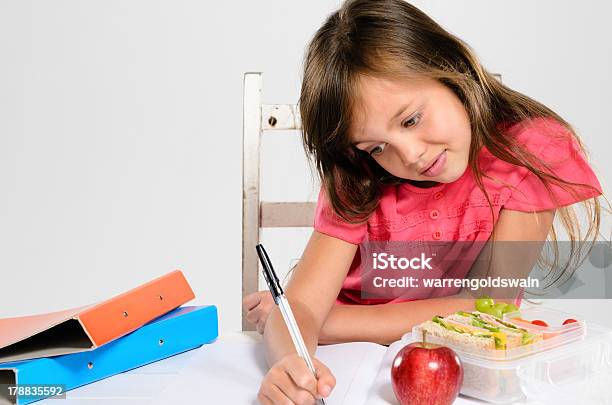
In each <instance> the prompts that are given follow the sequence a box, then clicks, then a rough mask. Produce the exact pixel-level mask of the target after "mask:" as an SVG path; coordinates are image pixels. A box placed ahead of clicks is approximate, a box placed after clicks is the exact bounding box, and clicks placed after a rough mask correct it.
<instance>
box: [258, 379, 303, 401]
mask: <svg viewBox="0 0 612 405" xmlns="http://www.w3.org/2000/svg"><path fill="white" fill-rule="evenodd" d="M260 396H261V397H263V398H264V399H265V398H267V399H268V400H269V401H270V402H269V403H270V404H294V402H293V401H292V400H291V399H290V398H289V397H287V395H285V393H284V392H283V391H281V390H280V388H278V387H277V386H276V385H273V384H265V385H262V386H261V388H260V390H259V394H258V395H257V398H259V400H260V401H261V397H260Z"/></svg>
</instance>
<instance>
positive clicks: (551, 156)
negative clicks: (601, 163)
mask: <svg viewBox="0 0 612 405" xmlns="http://www.w3.org/2000/svg"><path fill="white" fill-rule="evenodd" d="M505 134H506V136H507V137H508V138H510V139H511V140H512V141H514V142H516V144H518V145H520V146H521V147H522V148H524V149H525V150H527V151H528V152H530V153H531V154H532V155H533V157H534V158H535V160H534V161H533V162H532V163H533V165H532V166H533V168H534V169H535V170H536V171H538V172H539V173H536V172H535V171H534V170H531V169H530V168H528V167H526V166H524V165H515V164H512V163H509V162H506V161H504V160H502V159H499V158H497V157H494V156H492V155H491V154H490V153H489V152H488V151H487V150H486V148H483V149H485V150H484V153H483V161H484V162H486V163H484V169H485V170H484V171H485V173H486V174H488V175H490V176H493V177H496V178H498V179H500V180H501V181H503V182H505V183H506V185H507V186H508V188H509V190H510V193H511V194H510V197H509V199H508V201H507V202H506V203H505V204H504V207H505V208H506V209H513V210H518V211H526V212H531V211H541V210H547V209H554V208H558V207H561V206H566V205H570V204H573V203H576V202H579V201H583V200H586V199H588V198H591V197H595V196H597V195H600V194H601V185H600V184H599V181H598V179H597V176H596V175H595V173H594V171H593V168H592V167H591V163H589V159H588V157H587V155H586V153H585V151H584V149H583V147H582V145H581V144H580V142H579V140H578V139H577V138H576V137H575V136H574V134H573V133H572V131H570V130H569V129H568V128H566V127H565V125H563V124H562V123H561V122H559V121H558V120H556V119H554V118H549V117H541V118H533V119H530V120H525V121H523V122H520V123H518V124H514V125H512V126H509V127H506V130H505ZM542 173H545V174H548V175H552V176H555V177H557V178H559V179H560V180H562V181H564V182H571V183H576V184H581V185H582V186H578V185H561V186H560V185H559V184H558V183H555V182H551V181H550V180H548V179H546V178H544V179H543V178H542ZM585 186H586V187H585Z"/></svg>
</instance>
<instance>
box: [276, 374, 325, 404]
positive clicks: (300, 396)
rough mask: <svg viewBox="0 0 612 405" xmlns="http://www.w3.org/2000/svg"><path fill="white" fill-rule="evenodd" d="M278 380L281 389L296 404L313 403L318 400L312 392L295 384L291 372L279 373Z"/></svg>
mask: <svg viewBox="0 0 612 405" xmlns="http://www.w3.org/2000/svg"><path fill="white" fill-rule="evenodd" d="M276 381H277V383H278V387H279V388H280V390H281V391H283V393H284V394H285V395H286V396H287V397H288V398H289V399H291V400H292V401H293V402H295V403H296V404H311V403H315V402H316V401H315V398H314V397H313V396H312V394H311V393H310V392H308V391H306V390H304V389H301V388H299V387H297V386H296V385H295V382H294V381H293V380H292V379H291V377H289V374H287V373H279V376H278V377H277V379H276Z"/></svg>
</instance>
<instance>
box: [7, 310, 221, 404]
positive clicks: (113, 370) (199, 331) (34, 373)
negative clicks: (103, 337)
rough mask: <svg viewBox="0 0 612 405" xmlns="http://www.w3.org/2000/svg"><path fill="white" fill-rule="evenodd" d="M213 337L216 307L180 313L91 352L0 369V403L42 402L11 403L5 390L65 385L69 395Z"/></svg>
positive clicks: (14, 400)
mask: <svg viewBox="0 0 612 405" xmlns="http://www.w3.org/2000/svg"><path fill="white" fill-rule="evenodd" d="M217 336H218V318H217V308H216V307H215V306H214V305H209V306H185V307H180V308H177V309H175V310H173V311H171V312H169V313H167V314H166V315H163V316H161V317H159V318H157V319H155V320H153V321H151V322H149V323H148V324H146V325H144V326H142V327H141V328H140V329H137V330H135V331H134V332H132V333H130V334H128V335H126V336H124V337H122V338H120V339H117V340H114V341H112V342H109V343H107V344H105V345H104V346H101V347H99V348H97V349H95V350H92V351H88V352H82V353H74V354H67V355H63V356H56V357H48V358H40V359H34V360H24V361H14V362H8V363H0V383H2V384H5V385H2V392H0V403H5V402H6V401H7V400H8V401H10V402H9V403H14V404H28V403H31V402H35V401H38V400H41V399H44V397H43V396H41V397H31V396H29V397H23V398H21V397H14V396H13V397H10V396H9V392H8V390H7V386H6V384H8V385H16V384H35V385H41V384H64V385H65V389H66V390H67V391H68V390H71V389H74V388H77V387H80V386H82V385H85V384H89V383H92V382H94V381H98V380H101V379H104V378H107V377H110V376H112V375H115V374H119V373H122V372H124V371H127V370H131V369H133V368H137V367H140V366H143V365H145V364H149V363H152V362H154V361H158V360H161V359H164V358H167V357H170V356H173V355H175V354H179V353H182V352H185V351H187V350H191V349H194V348H196V347H199V346H201V345H202V344H204V343H210V342H212V341H213V340H215V339H216V338H217ZM3 401H4V402H3Z"/></svg>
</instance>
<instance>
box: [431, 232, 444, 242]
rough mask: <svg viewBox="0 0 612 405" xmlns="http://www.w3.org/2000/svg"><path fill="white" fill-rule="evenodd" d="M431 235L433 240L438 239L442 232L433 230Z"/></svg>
mask: <svg viewBox="0 0 612 405" xmlns="http://www.w3.org/2000/svg"><path fill="white" fill-rule="evenodd" d="M431 237H432V238H434V239H435V240H440V238H441V237H442V232H440V231H435V232H434V233H432V234H431Z"/></svg>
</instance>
